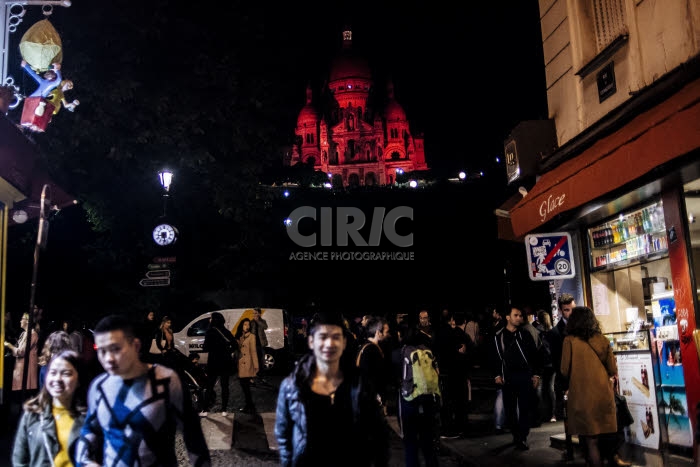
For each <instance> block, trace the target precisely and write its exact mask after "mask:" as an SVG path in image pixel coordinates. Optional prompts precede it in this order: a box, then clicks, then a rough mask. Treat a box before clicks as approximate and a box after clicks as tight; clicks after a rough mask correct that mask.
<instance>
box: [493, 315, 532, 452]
mask: <svg viewBox="0 0 700 467" xmlns="http://www.w3.org/2000/svg"><path fill="white" fill-rule="evenodd" d="M505 319H506V325H505V327H503V328H502V329H500V330H499V331H498V332H496V335H495V336H494V338H493V351H492V352H493V353H492V368H493V371H494V375H495V382H496V385H497V386H502V387H503V403H504V406H505V412H506V419H507V420H508V422H509V425H510V429H511V434H512V435H513V444H515V447H516V449H519V450H522V451H527V450H528V449H530V448H529V446H528V444H527V436H528V434H529V433H530V427H531V425H532V421H531V415H532V404H533V401H534V400H535V395H534V391H535V388H536V387H537V386H538V385H539V384H540V379H541V376H540V375H541V370H540V365H541V364H540V355H539V353H538V350H537V347H536V344H535V341H534V339H533V338H532V335H531V334H530V333H529V332H527V331H522V330H521V329H520V327H521V326H522V324H523V314H522V311H521V310H520V308H517V307H511V308H510V310H509V311H508V313H507V314H506V316H505Z"/></svg>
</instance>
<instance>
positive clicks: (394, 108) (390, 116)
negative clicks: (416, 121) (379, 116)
mask: <svg viewBox="0 0 700 467" xmlns="http://www.w3.org/2000/svg"><path fill="white" fill-rule="evenodd" d="M387 96H388V97H389V102H388V103H387V105H386V107H385V108H384V117H385V118H386V119H387V121H392V120H406V112H405V111H404V110H403V107H401V104H399V103H398V102H397V101H396V99H395V98H394V83H392V82H391V81H389V84H388V85H387Z"/></svg>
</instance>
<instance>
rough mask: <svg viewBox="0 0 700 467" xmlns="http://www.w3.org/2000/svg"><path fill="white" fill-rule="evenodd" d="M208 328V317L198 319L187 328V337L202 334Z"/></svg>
mask: <svg viewBox="0 0 700 467" xmlns="http://www.w3.org/2000/svg"><path fill="white" fill-rule="evenodd" d="M207 329H209V318H204V319H200V320H199V321H197V322H196V323H194V324H193V325H192V326H190V327H189V329H188V330H187V337H197V336H204V335H206V333H207Z"/></svg>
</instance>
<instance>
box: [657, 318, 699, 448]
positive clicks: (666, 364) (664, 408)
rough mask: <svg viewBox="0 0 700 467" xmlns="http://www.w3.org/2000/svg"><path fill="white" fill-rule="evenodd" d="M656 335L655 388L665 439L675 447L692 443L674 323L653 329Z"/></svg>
mask: <svg viewBox="0 0 700 467" xmlns="http://www.w3.org/2000/svg"><path fill="white" fill-rule="evenodd" d="M656 331H657V333H656V335H657V338H656V339H655V340H654V349H655V351H656V352H657V353H658V361H659V370H660V371H659V373H660V375H661V381H659V383H660V389H659V391H658V398H659V412H661V415H662V416H663V417H664V423H665V424H666V426H667V428H666V429H667V431H668V442H669V444H673V445H676V446H684V447H692V446H693V427H692V425H691V424H690V418H689V416H690V415H691V414H690V412H689V411H688V399H687V397H686V385H685V377H684V375H683V362H682V358H681V351H680V342H679V341H678V340H677V339H674V337H676V338H677V337H678V331H677V328H676V327H675V326H665V327H660V328H657V329H656Z"/></svg>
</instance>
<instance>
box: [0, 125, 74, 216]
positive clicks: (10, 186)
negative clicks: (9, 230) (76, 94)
mask: <svg viewBox="0 0 700 467" xmlns="http://www.w3.org/2000/svg"><path fill="white" fill-rule="evenodd" d="M44 185H48V186H49V191H48V193H47V194H48V195H49V197H50V203H51V206H52V207H53V208H55V209H61V208H64V207H66V206H69V205H72V204H74V203H75V201H74V197H73V196H71V195H69V194H68V193H66V192H65V191H64V190H63V189H62V188H61V187H60V186H58V185H57V184H56V183H54V182H53V181H52V180H51V178H50V177H49V174H48V171H47V170H46V168H45V167H44V166H43V164H42V161H41V158H40V157H39V153H38V149H37V147H36V145H35V144H33V143H32V142H31V141H29V140H28V139H27V137H26V136H24V134H22V131H21V130H20V129H19V128H17V126H16V125H15V124H14V123H12V122H11V121H10V120H9V119H7V118H5V117H4V116H2V115H0V202H2V203H3V204H5V205H6V206H7V207H8V208H10V209H12V208H14V209H23V210H25V211H26V212H27V215H28V216H29V217H30V218H31V217H37V216H38V215H39V209H38V207H39V204H40V202H41V201H40V200H41V191H42V189H43V187H44Z"/></svg>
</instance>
